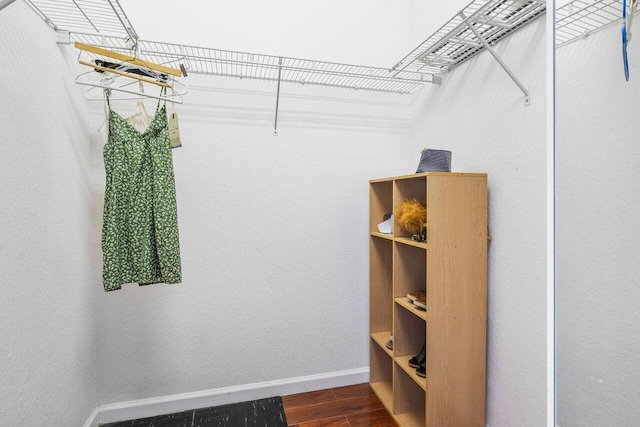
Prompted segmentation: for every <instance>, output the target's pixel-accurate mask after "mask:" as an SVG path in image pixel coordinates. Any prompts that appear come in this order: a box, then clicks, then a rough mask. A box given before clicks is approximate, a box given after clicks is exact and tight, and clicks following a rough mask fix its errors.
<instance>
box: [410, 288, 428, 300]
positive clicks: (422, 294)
mask: <svg viewBox="0 0 640 427" xmlns="http://www.w3.org/2000/svg"><path fill="white" fill-rule="evenodd" d="M422 297H424V298H426V297H427V293H426V292H425V291H424V290H422V291H420V292H409V293H408V294H407V298H409V299H410V300H411V301H415V300H416V299H418V298H422Z"/></svg>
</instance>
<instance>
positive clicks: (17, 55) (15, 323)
mask: <svg viewBox="0 0 640 427" xmlns="http://www.w3.org/2000/svg"><path fill="white" fill-rule="evenodd" d="M0 46H2V47H1V49H2V61H0V74H2V78H1V79H0V93H1V94H2V95H1V100H0V132H1V134H2V155H0V179H1V180H2V185H1V186H0V301H1V305H2V308H1V309H0V343H1V344H0V425H2V426H42V425H52V426H76V425H82V424H83V423H84V422H85V421H86V420H87V418H88V417H89V415H90V414H91V411H92V410H93V409H94V408H95V406H96V402H97V398H96V361H95V343H96V332H95V322H94V318H95V315H94V313H95V295H96V292H95V283H96V282H97V281H98V280H99V277H100V272H99V270H97V268H96V267H99V264H98V263H97V258H96V257H97V256H98V253H97V251H96V248H95V244H94V239H93V235H94V233H95V228H94V216H95V211H94V209H95V208H96V206H95V204H94V203H92V193H91V186H90V184H89V183H90V181H91V180H92V179H93V177H92V173H93V172H92V171H91V170H90V169H89V168H88V167H87V165H88V158H89V155H88V148H89V146H90V145H89V140H90V137H89V132H90V130H89V127H88V124H89V120H88V115H87V105H86V102H85V100H84V99H83V98H82V96H81V92H80V91H79V90H78V89H77V88H76V87H75V85H74V84H73V79H72V78H70V77H71V76H73V75H74V72H73V70H72V68H71V66H70V64H68V63H66V62H65V61H64V59H63V58H64V56H63V55H61V53H60V51H59V48H58V46H57V45H56V44H55V41H54V33H53V32H52V31H51V29H49V28H48V27H47V26H46V25H45V24H44V22H43V21H42V20H41V19H40V18H38V17H37V16H36V15H35V14H34V13H33V11H31V10H30V9H29V8H28V7H27V6H26V5H25V4H24V3H23V2H15V3H14V4H12V5H10V6H8V7H7V8H5V9H3V10H2V11H0Z"/></svg>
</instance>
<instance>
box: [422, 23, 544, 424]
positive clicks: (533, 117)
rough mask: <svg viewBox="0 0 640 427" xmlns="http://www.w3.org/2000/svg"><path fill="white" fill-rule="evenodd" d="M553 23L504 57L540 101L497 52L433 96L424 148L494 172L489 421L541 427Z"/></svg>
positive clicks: (529, 32) (425, 104)
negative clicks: (548, 45)
mask: <svg viewBox="0 0 640 427" xmlns="http://www.w3.org/2000/svg"><path fill="white" fill-rule="evenodd" d="M544 39H545V22H544V19H543V18H541V19H538V20H537V21H536V22H534V23H532V24H530V25H529V26H527V27H526V28H524V29H522V30H520V31H519V32H517V33H516V34H514V35H512V36H510V37H509V38H508V39H506V40H504V41H502V42H500V43H499V44H498V45H497V46H496V47H495V49H496V51H497V52H498V53H499V54H500V56H501V58H502V59H503V60H504V61H505V63H506V64H507V65H508V66H509V67H510V68H511V70H512V71H513V72H514V74H515V75H516V76H517V77H518V78H519V79H520V81H522V82H523V84H524V85H525V86H526V87H527V88H528V89H529V91H530V93H531V99H532V101H531V105H530V106H528V107H525V106H524V95H523V93H522V92H521V91H520V90H519V89H518V87H517V86H516V85H515V84H514V83H513V81H512V80H511V79H510V78H509V77H508V75H507V74H506V73H505V72H504V71H503V70H502V68H500V66H499V65H498V63H497V62H495V60H494V59H493V58H492V57H491V56H490V55H489V54H488V53H485V54H482V55H479V56H477V57H476V58H474V59H471V60H470V61H468V62H467V63H466V64H465V65H463V66H461V67H459V68H458V69H456V70H454V71H453V72H452V73H451V74H449V75H448V77H446V78H445V79H444V81H443V83H442V85H441V86H439V87H433V88H432V89H431V90H430V91H427V92H426V93H425V94H424V95H425V96H424V99H423V100H422V101H421V110H420V111H419V112H418V113H417V115H416V116H415V126H414V128H415V134H414V137H413V140H414V145H415V147H416V150H419V149H421V148H423V147H430V148H444V149H449V150H451V151H452V152H453V156H452V170H454V171H469V172H487V173H488V189H489V227H490V234H491V237H492V239H493V240H492V241H491V244H490V245H489V283H488V287H489V293H488V342H487V351H488V354H487V425H490V426H492V427H496V426H541V425H544V424H545V412H546V397H545V393H546V380H545V375H546V362H545V355H546V341H545V340H546V330H545V324H546V314H545V313H546V276H545V269H546V252H545V238H546V237H545V236H546V222H545V221H546V219H545V218H546V215H545V195H546V188H545V187H546V186H545V173H546V161H545V152H546V149H545V144H546V136H545V123H546V122H545V120H546V116H545V114H546V97H545V92H546V86H545V45H544Z"/></svg>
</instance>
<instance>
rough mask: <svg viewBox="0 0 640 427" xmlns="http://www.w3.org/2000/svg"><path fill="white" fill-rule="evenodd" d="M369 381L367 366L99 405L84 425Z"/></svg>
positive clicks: (89, 425) (95, 425)
mask: <svg viewBox="0 0 640 427" xmlns="http://www.w3.org/2000/svg"><path fill="white" fill-rule="evenodd" d="M367 382H369V368H368V367H367V368H359V369H350V370H347V371H338V372H329V373H326V374H318V375H308V376H306V377H296V378H286V379H283V380H275V381H266V382H262V383H254V384H246V385H241V386H234V387H224V388H217V389H212V390H203V391H195V392H191V393H181V394H174V395H171V396H163V397H154V398H150V399H141V400H132V401H129V402H121V403H111V404H107V405H100V406H98V407H97V408H96V409H95V410H94V411H93V413H92V414H91V417H89V419H88V420H87V422H86V423H85V425H84V427H97V426H98V424H104V423H113V422H117V421H126V420H133V419H137V418H146V417H152V416H155V415H163V414H171V413H173V412H181V411H189V410H192V409H198V408H207V407H209V406H218V405H226V404H228V403H238V402H246V401H248V400H256V399H263V398H266V397H273V396H285V395H288V394H297V393H305V392H308V391H315V390H323V389H327V388H334V387H343V386H348V385H354V384H361V383H367Z"/></svg>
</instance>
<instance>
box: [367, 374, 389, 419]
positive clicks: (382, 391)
mask: <svg viewBox="0 0 640 427" xmlns="http://www.w3.org/2000/svg"><path fill="white" fill-rule="evenodd" d="M369 385H370V386H371V389H372V390H373V391H374V393H375V394H376V396H378V399H380V401H381V402H382V404H383V405H384V407H385V408H386V409H387V411H388V412H389V413H390V414H392V413H393V384H392V383H391V381H385V382H371V383H369Z"/></svg>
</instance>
